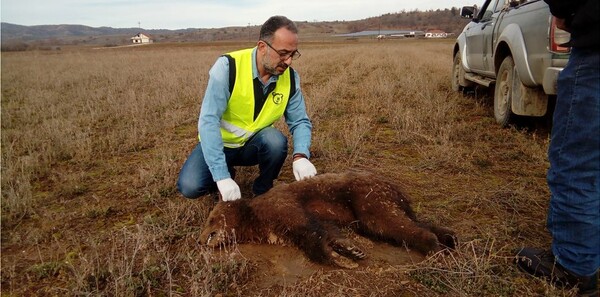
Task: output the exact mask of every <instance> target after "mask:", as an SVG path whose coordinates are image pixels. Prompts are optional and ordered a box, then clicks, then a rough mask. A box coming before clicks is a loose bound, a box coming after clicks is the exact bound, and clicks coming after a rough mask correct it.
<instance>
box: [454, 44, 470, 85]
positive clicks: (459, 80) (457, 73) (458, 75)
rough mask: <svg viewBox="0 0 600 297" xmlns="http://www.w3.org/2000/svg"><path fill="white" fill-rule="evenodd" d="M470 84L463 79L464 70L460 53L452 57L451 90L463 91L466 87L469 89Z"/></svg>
mask: <svg viewBox="0 0 600 297" xmlns="http://www.w3.org/2000/svg"><path fill="white" fill-rule="evenodd" d="M471 85H472V83H471V82H470V81H468V80H466V79H465V69H464V68H463V67H462V60H461V59H460V52H457V53H456V55H454V62H453V65H452V90H453V91H455V92H458V91H464V90H465V88H466V87H470V86H471Z"/></svg>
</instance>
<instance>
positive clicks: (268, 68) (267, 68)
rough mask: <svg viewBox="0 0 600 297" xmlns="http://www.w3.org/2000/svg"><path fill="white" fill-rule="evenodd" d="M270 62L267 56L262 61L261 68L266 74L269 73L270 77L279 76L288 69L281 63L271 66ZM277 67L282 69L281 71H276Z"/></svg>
mask: <svg viewBox="0 0 600 297" xmlns="http://www.w3.org/2000/svg"><path fill="white" fill-rule="evenodd" d="M265 56H266V55H265ZM270 62H271V58H270V57H269V56H266V57H265V59H264V60H263V67H264V68H265V71H267V73H269V74H271V75H281V74H282V73H283V72H285V70H286V69H287V67H288V65H287V64H285V63H283V62H279V63H278V64H277V65H275V66H271V65H270ZM277 67H281V68H283V70H281V71H280V70H277Z"/></svg>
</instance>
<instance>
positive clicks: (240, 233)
mask: <svg viewBox="0 0 600 297" xmlns="http://www.w3.org/2000/svg"><path fill="white" fill-rule="evenodd" d="M344 227H350V228H351V229H353V230H355V231H356V232H358V233H359V234H361V235H364V236H368V237H371V238H375V239H379V240H384V241H387V242H390V243H392V244H395V245H406V246H407V247H409V248H414V249H416V250H418V251H420V252H422V253H424V254H427V253H430V252H437V251H440V250H442V249H444V248H454V246H455V241H454V240H455V235H454V232H452V231H450V230H448V229H446V228H442V227H436V226H432V225H430V224H426V223H423V222H419V221H418V220H417V218H416V216H415V213H414V212H413V210H412V209H411V207H410V201H409V199H408V197H407V196H406V195H405V194H404V193H403V192H402V191H401V190H400V188H399V187H398V186H397V185H395V184H394V183H392V182H389V181H386V180H385V179H383V178H381V177H378V176H375V175H374V174H372V173H366V172H354V171H350V172H345V173H327V174H321V175H317V176H315V177H313V178H310V179H307V180H303V181H298V182H293V183H290V184H283V185H278V186H276V187H274V188H272V189H271V190H269V191H268V192H267V193H265V194H263V195H260V196H257V197H255V198H253V199H239V200H236V201H231V202H219V203H217V204H216V205H215V207H214V208H213V210H212V211H211V213H210V215H209V217H208V219H207V220H206V222H205V225H204V227H203V229H202V234H201V241H202V242H203V243H205V244H207V245H209V246H212V247H215V246H218V245H222V244H227V243H229V242H231V241H232V240H233V239H235V241H236V242H238V243H243V242H271V243H273V242H277V241H278V240H283V241H285V242H291V243H293V244H294V245H296V246H298V247H299V248H300V249H302V250H303V251H304V252H305V253H306V255H307V256H308V257H309V258H310V259H311V260H313V261H317V262H322V263H332V264H337V265H338V266H341V267H346V268H353V267H356V266H357V264H355V263H354V262H353V261H352V260H350V259H354V260H357V259H362V258H364V257H365V254H364V253H363V252H362V251H361V250H360V248H359V247H357V246H356V245H355V244H354V242H353V241H352V240H350V239H348V238H345V237H343V236H342V235H341V232H340V228H344ZM349 258H350V259H349Z"/></svg>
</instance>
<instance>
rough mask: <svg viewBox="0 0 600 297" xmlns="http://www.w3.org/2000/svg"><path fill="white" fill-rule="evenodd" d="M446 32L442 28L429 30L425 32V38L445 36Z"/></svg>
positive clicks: (446, 35)
mask: <svg viewBox="0 0 600 297" xmlns="http://www.w3.org/2000/svg"><path fill="white" fill-rule="evenodd" d="M446 37H448V33H446V32H444V31H442V30H429V31H427V32H425V38H446Z"/></svg>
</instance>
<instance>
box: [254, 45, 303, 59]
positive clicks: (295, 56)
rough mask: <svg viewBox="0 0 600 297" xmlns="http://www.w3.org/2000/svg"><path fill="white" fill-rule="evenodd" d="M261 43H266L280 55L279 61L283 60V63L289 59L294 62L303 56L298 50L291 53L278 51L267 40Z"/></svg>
mask: <svg viewBox="0 0 600 297" xmlns="http://www.w3.org/2000/svg"><path fill="white" fill-rule="evenodd" d="M261 41H262V42H264V43H266V44H267V45H268V46H269V47H270V48H271V49H272V50H274V51H275V52H276V53H277V54H278V55H279V59H281V61H285V60H287V59H289V58H292V60H296V59H298V58H300V56H302V54H300V52H299V51H298V50H295V51H293V52H291V53H290V52H289V51H286V50H277V49H275V48H274V47H273V46H272V45H271V44H270V43H269V42H267V41H266V40H261Z"/></svg>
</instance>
